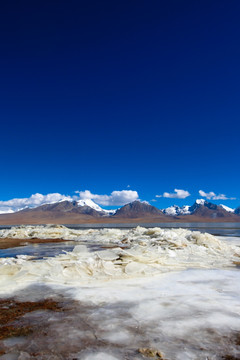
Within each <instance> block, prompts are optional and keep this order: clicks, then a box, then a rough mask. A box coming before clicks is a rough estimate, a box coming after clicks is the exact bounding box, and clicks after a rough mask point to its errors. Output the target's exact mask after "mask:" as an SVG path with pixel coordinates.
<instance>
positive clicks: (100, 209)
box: [77, 199, 116, 215]
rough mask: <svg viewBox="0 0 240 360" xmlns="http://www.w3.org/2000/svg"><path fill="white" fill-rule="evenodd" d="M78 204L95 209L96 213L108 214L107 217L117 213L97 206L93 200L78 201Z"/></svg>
mask: <svg viewBox="0 0 240 360" xmlns="http://www.w3.org/2000/svg"><path fill="white" fill-rule="evenodd" d="M77 204H78V206H89V207H90V208H92V209H94V210H96V211H99V212H104V213H106V215H113V214H115V212H116V210H106V209H103V208H101V206H99V205H98V204H96V203H95V202H94V201H92V200H91V199H85V200H78V201H77Z"/></svg>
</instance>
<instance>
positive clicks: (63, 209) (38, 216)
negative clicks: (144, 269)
mask: <svg viewBox="0 0 240 360" xmlns="http://www.w3.org/2000/svg"><path fill="white" fill-rule="evenodd" d="M169 209H171V211H170V210H169ZM228 209H230V210H228ZM228 209H225V208H224V206H221V205H216V204H214V203H211V202H208V201H206V200H204V199H197V200H196V201H195V203H194V204H193V205H192V206H188V205H186V206H183V207H179V206H177V205H173V206H172V207H170V208H167V209H163V210H160V209H158V208H157V207H155V206H153V205H150V204H149V203H147V202H145V201H139V200H135V201H133V202H131V203H128V204H125V205H124V206H122V207H120V208H119V209H117V210H112V211H111V210H105V209H102V208H101V207H100V206H99V205H97V204H95V203H94V202H93V201H92V200H90V201H89V200H86V201H85V200H80V201H77V200H71V201H70V200H62V201H59V202H55V203H50V204H43V205H40V206H38V207H35V208H25V209H23V210H20V211H17V212H15V213H10V214H0V224H2V225H9V224H10V225H11V224H13V225H14V224H34V223H35V224H36V223H38V224H41V223H42V224H44V223H56V224H64V223H65V224H68V223H69V224H71V223H73V224H76V223H90V222H97V223H101V222H103V223H105V222H109V223H114V222H116V223H119V222H123V223H124V222H131V221H132V222H153V223H154V222H156V223H157V222H208V221H210V222H211V221H221V222H224V221H226V222H239V221H240V207H239V208H237V209H236V210H237V212H234V211H232V209H231V208H228ZM236 210H235V211H236Z"/></svg>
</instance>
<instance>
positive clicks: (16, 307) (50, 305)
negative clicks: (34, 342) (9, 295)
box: [0, 299, 64, 340]
mask: <svg viewBox="0 0 240 360" xmlns="http://www.w3.org/2000/svg"><path fill="white" fill-rule="evenodd" d="M36 310H51V311H64V310H63V307H62V306H61V305H60V303H58V302H57V301H54V300H49V299H47V300H44V301H37V302H29V301H26V302H20V301H16V300H14V299H6V300H0V340H2V339H5V338H8V337H11V336H26V335H29V334H30V333H31V332H32V331H33V329H32V328H31V326H21V325H20V324H19V325H18V324H17V323H16V324H13V322H14V321H15V320H18V319H19V318H20V317H21V316H23V315H25V314H26V313H29V312H32V311H36Z"/></svg>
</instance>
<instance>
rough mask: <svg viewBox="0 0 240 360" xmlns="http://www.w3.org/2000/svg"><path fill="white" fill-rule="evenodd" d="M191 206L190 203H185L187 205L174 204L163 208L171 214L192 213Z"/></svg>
mask: <svg viewBox="0 0 240 360" xmlns="http://www.w3.org/2000/svg"><path fill="white" fill-rule="evenodd" d="M189 208H190V206H189V205H185V206H178V205H173V206H170V207H168V208H166V209H163V213H164V214H166V215H170V216H178V215H189V214H191V213H190V211H189Z"/></svg>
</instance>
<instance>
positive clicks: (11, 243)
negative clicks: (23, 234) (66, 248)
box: [0, 238, 67, 249]
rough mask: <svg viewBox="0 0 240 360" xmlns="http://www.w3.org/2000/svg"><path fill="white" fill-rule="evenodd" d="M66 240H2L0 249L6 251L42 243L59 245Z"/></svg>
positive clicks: (0, 240)
mask: <svg viewBox="0 0 240 360" xmlns="http://www.w3.org/2000/svg"><path fill="white" fill-rule="evenodd" d="M65 241H67V240H63V239H38V238H32V239H15V238H2V239H0V249H8V248H13V247H18V246H25V245H28V244H43V243H60V242H65Z"/></svg>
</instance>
